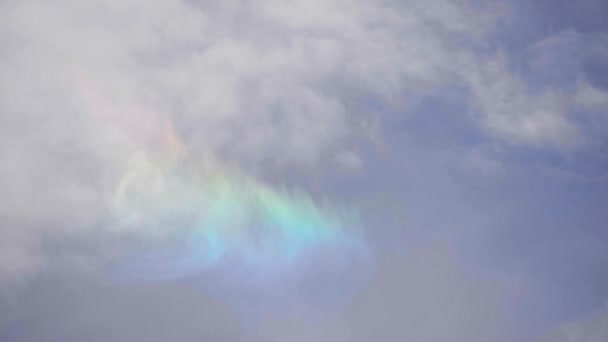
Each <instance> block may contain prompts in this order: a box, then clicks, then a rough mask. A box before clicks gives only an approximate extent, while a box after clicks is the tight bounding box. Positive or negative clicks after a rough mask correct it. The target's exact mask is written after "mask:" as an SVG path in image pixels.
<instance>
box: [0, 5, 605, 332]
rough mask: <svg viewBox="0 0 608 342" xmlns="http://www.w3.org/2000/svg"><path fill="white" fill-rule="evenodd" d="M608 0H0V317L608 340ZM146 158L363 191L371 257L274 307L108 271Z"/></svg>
mask: <svg viewBox="0 0 608 342" xmlns="http://www.w3.org/2000/svg"><path fill="white" fill-rule="evenodd" d="M607 10H608V9H607V8H606V6H605V5H603V4H602V2H601V1H593V0H588V1H582V2H580V3H578V2H577V3H576V4H571V3H566V2H565V1H557V2H550V1H539V2H535V3H534V4H531V3H528V2H526V1H515V2H512V3H509V4H503V3H499V2H496V1H485V0H483V1H475V0H453V1H451V0H431V1H410V0H404V1H392V0H378V1H363V0H335V1H333V0H332V1H320V0H314V1H311V0H309V1H304V0H293V1H274V0H264V1H262V0H259V1H258V0H251V1H240V0H228V1H215V0H211V1H198V0H171V1H143V0H126V1H124V0H121V1H119V0H110V1H88V2H82V1H75V0H74V1H72V0H58V1H53V2H48V1H42V0H20V1H16V0H9V1H4V2H2V3H0V60H1V61H2V63H1V64H0V289H2V291H0V296H1V297H0V298H1V299H2V301H0V304H1V305H0V339H3V338H4V337H5V336H7V340H9V341H29V340H32V341H34V340H39V339H41V338H42V339H44V338H47V339H50V340H57V341H59V340H61V341H66V340H68V341H70V340H79V341H80V340H100V341H107V340H133V339H145V340H155V339H156V340H167V339H177V340H200V339H201V338H202V339H211V340H220V341H221V340H230V341H233V340H253V341H257V340H259V341H292V340H293V341H298V340H319V341H323V340H328V341H329V340H332V341H368V340H372V339H378V338H380V339H385V340H415V341H421V340H425V341H445V340H456V341H514V340H522V339H523V340H526V339H532V338H536V337H540V336H547V334H549V335H548V336H549V338H550V341H580V340H585V339H586V340H589V341H593V342H595V341H600V340H602V341H603V339H605V334H606V331H605V329H602V327H603V326H604V325H605V324H604V323H605V321H606V319H605V316H606V315H605V313H604V311H605V310H604V309H603V306H602V304H601V303H602V302H603V301H605V299H606V298H608V274H606V271H604V270H603V269H602V267H603V266H602V265H605V262H606V261H608V255H607V253H606V252H603V251H604V250H605V249H604V247H605V246H606V243H607V241H608V239H607V236H608V235H607V234H606V227H607V225H606V222H608V221H607V220H608V217H607V216H606V214H605V209H604V207H605V205H606V203H608V202H606V201H607V200H608V189H607V188H606V180H608V173H607V171H606V170H607V167H608V159H607V158H606V153H605V151H606V148H607V142H608V141H607V139H606V137H607V136H608V116H607V114H608V113H607V112H608V64H607V63H606V60H608V27H606V25H605V24H604V23H605V20H604V19H603V18H604V14H605V13H606V11H607ZM142 156H144V157H143V158H144V159H145V160H152V161H154V162H156V164H161V165H160V166H158V167H157V169H153V170H152V171H150V172H148V173H145V175H144V176H146V177H148V176H149V177H148V179H147V180H146V179H144V180H142V183H138V184H140V185H141V186H142V187H143V188H144V190H146V191H148V190H149V189H148V187H149V186H150V185H154V184H156V183H155V182H156V181H157V179H156V178H155V177H156V173H155V172H157V171H158V170H159V169H162V168H163V167H164V168H165V169H163V170H162V171H163V173H162V174H163V176H164V178H167V179H171V177H173V176H174V173H173V171H174V169H173V168H170V167H166V166H165V165H164V163H166V164H168V165H173V166H175V165H178V166H177V167H175V168H176V169H178V170H183V169H180V167H182V166H183V164H187V162H190V161H191V160H195V161H197V162H200V161H201V160H203V161H208V160H214V161H217V163H218V164H220V165H222V166H223V167H225V168H226V169H228V168H230V169H231V170H236V171H235V172H234V174H239V175H245V176H246V177H250V178H248V179H251V180H252V182H253V183H255V182H258V181H259V182H260V184H263V186H260V188H261V189H269V190H268V191H269V192H272V191H273V190H276V189H274V188H273V187H276V186H277V185H282V184H289V185H294V188H296V189H300V190H301V191H303V192H310V194H308V193H307V194H306V196H302V197H303V198H307V199H308V198H310V200H311V201H312V202H311V203H313V204H312V206H313V207H314V206H315V205H316V204H315V203H316V202H315V201H317V200H319V201H322V200H324V198H325V197H329V198H331V201H335V202H339V203H338V204H340V205H341V204H344V206H345V207H348V206H349V205H350V204H353V206H355V207H360V208H361V211H362V216H363V217H362V221H363V226H364V227H363V229H364V230H365V236H366V239H367V240H366V242H367V243H369V245H370V250H371V254H373V255H374V257H375V258H376V262H375V263H374V264H373V266H372V267H370V269H367V268H365V267H361V269H360V270H358V271H359V272H360V273H361V274H365V275H361V274H358V273H357V272H353V273H357V274H354V275H352V278H351V277H346V276H344V277H343V278H342V277H341V276H336V275H335V274H333V277H334V278H332V272H330V271H329V270H328V269H321V268H322V267H319V269H315V270H314V271H315V272H316V273H315V272H312V273H311V274H307V275H306V276H304V277H303V279H300V280H299V281H301V282H296V283H295V284H293V283H290V285H289V286H285V287H286V288H285V289H283V290H284V292H282V296H284V297H281V300H285V303H284V304H283V305H276V303H272V304H269V303H267V302H272V301H273V300H276V301H278V300H277V298H274V299H273V300H270V299H268V297H271V298H272V296H268V295H267V292H268V291H269V290H268V289H265V291H266V292H265V293H264V294H260V293H254V294H252V293H247V294H243V293H241V292H239V291H243V288H242V287H243V286H241V288H240V290H238V291H237V290H235V291H234V292H230V291H228V292H230V293H226V292H222V291H220V292H219V293H217V291H216V290H217V289H209V288H208V287H209V286H211V285H209V283H213V279H208V278H205V279H204V281H202V282H203V283H205V286H202V287H203V288H202V289H201V288H200V286H199V285H200V284H193V283H196V282H197V281H200V279H198V280H193V281H192V283H190V282H189V281H188V280H184V281H183V283H169V284H155V285H150V284H139V285H138V284H124V283H119V284H116V283H114V282H113V281H112V280H110V279H109V278H105V277H104V274H105V273H104V272H101V270H106V269H107V268H108V267H109V266H108V265H113V263H114V262H116V261H117V260H119V259H120V257H121V256H122V255H124V253H125V251H129V250H130V249H131V248H132V247H133V246H134V245H136V244H137V239H138V238H140V237H141V235H145V234H143V233H140V231H138V230H137V229H124V228H125V227H124V226H123V225H122V224H123V222H122V221H121V219H123V218H124V217H122V216H121V215H117V213H116V210H115V209H116V208H115V206H113V205H114V200H115V199H116V193H117V189H118V188H119V187H120V184H121V181H122V180H124V179H125V176H126V175H127V173H128V172H129V165H132V163H133V160H137V158H140V157H142ZM189 158H190V159H189ZM201 163H202V164H205V163H204V162H201ZM205 165H206V164H205ZM188 170H190V169H188ZM200 171H201V170H200V169H196V168H194V171H193V173H194V174H197V172H198V176H200V174H201V173H202V172H200ZM165 176H166V177H165ZM189 177H190V178H186V179H195V178H196V177H194V176H191V175H190V176H189ZM144 178H145V177H144ZM167 182H169V181H167ZM142 184H143V185H142ZM256 184H257V183H256ZM182 185H183V184H182ZM185 185H186V186H187V187H188V186H190V188H191V186H192V183H188V182H185ZM150 188H153V187H150ZM277 189H278V188H277ZM150 191H151V192H154V189H151V190H150ZM281 191H282V190H277V193H282V192H281ZM144 193H146V192H145V191H144ZM177 193H178V194H179V193H180V192H179V191H178V192H177ZM155 194H156V195H157V198H161V197H158V193H155ZM176 197H179V196H176ZM210 198H213V196H211V197H210ZM341 202H344V203H341ZM159 203H160V204H159V205H160V206H161V207H162V206H163V205H165V204H166V202H165V201H162V200H160V201H159ZM175 203H185V202H184V201H181V200H177V201H175ZM188 203H190V202H188ZM136 205H138V204H137V203H136ZM195 209H196V210H191V212H192V211H194V212H198V211H199V208H195ZM277 212H279V213H280V212H281V211H280V210H277ZM117 216H118V217H117ZM126 216H128V215H126ZM152 216H153V215H152ZM229 216H230V215H227V216H226V217H229ZM253 216H255V215H252V217H253ZM279 216H280V215H277V217H279ZM148 218H149V217H148ZM142 221H143V222H145V221H146V218H144V219H143V220H142ZM137 227H138V226H136V228H137ZM131 228H133V227H131ZM165 233H166V232H165ZM159 236H165V237H167V236H171V234H170V233H169V234H166V235H163V234H159ZM169 240H170V239H169V238H167V241H169ZM134 241H135V242H134ZM429 241H431V242H429ZM438 246H439V247H438ZM367 272H369V274H368V273H367ZM328 273H329V274H328ZM357 277H361V279H359V278H357ZM211 278H212V276H211ZM335 278H339V279H338V280H336V279H335ZM353 278H357V279H353ZM72 280H73V283H72ZM334 283H335V284H334ZM328 284H330V285H328ZM331 284H334V285H331ZM275 285H276V284H275ZM140 286H141V288H140ZM291 286H293V288H292V287H291ZM211 287H213V286H211ZM237 287H238V286H237ZM269 288H272V286H269ZM142 289H143V290H142ZM233 290H234V289H233ZM258 290H259V289H258ZM80 291H81V292H80ZM140 291H143V292H140ZM245 292H247V291H245ZM253 292H256V291H253ZM262 292H264V291H262ZM235 293H237V295H235ZM74 294H76V295H74ZM233 296H236V298H237V299H234V298H232V297H233ZM241 296H243V297H247V298H242V297H241ZM258 296H259V297H258ZM251 297H255V299H253V300H252V299H251ZM229 298H231V299H229ZM252 301H253V302H255V303H256V305H259V307H260V309H259V310H258V311H255V312H253V313H252V312H247V311H246V310H243V309H242V308H243V307H246V306H247V305H246V304H248V303H251V302H252ZM532 306H534V307H532ZM57 307H65V308H67V313H66V314H65V315H63V316H60V317H59V316H58V315H57V314H56V308H57ZM3 308H8V309H3ZM256 308H257V306H256ZM602 310H604V311H602ZM142 312H143V313H145V314H144V315H141V313H142ZM590 312H594V313H592V314H591V313H590ZM116 313H120V314H116ZM252 317H254V318H252ZM578 317H587V318H582V319H581V318H578ZM125 322H127V323H125ZM252 322H253V323H252ZM146 329H149V331H147V332H146V331H144V330H146ZM551 331H554V334H553V335H551V333H550V332H551ZM551 338H552V339H551Z"/></svg>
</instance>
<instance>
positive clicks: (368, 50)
mask: <svg viewBox="0 0 608 342" xmlns="http://www.w3.org/2000/svg"><path fill="white" fill-rule="evenodd" d="M438 8H440V9H443V8H444V9H445V10H441V11H437V10H436V9H438ZM472 12H475V10H473V9H472V7H470V6H469V4H467V3H452V2H443V1H439V2H437V3H436V4H429V5H415V6H414V5H413V4H412V7H411V8H410V7H397V6H392V5H391V4H390V3H382V2H373V3H368V2H363V1H357V0H344V1H335V2H310V1H293V2H288V3H285V2H269V1H251V2H239V1H228V2H225V1H221V2H220V1H217V2H214V1H212V2H197V1H168V2H166V1H162V2H161V1H156V2H153V3H151V2H143V1H136V0H131V1H104V2H88V3H81V2H77V1H70V0H62V1H59V2H56V3H53V4H52V5H51V4H49V3H47V2H43V1H36V0H28V1H19V2H7V3H4V4H3V11H2V24H1V25H2V26H1V29H2V32H3V35H2V42H3V44H4V46H6V47H7V49H3V60H4V62H3V65H2V67H1V69H0V88H1V89H2V96H1V97H0V110H1V112H2V116H1V118H0V120H1V127H2V134H1V136H2V139H3V144H2V152H3V156H5V157H3V160H2V163H3V164H4V165H3V167H2V171H1V172H2V179H1V180H0V182H1V183H0V184H1V187H2V189H3V194H5V195H4V196H3V198H2V199H1V200H0V201H1V202H0V204H1V205H0V207H1V210H2V212H3V215H4V216H5V217H8V221H9V222H10V223H8V224H6V225H4V226H3V227H4V228H3V229H2V230H1V232H0V235H1V236H2V237H3V239H2V241H5V243H6V245H7V246H11V250H13V251H12V252H10V255H12V257H11V258H10V260H15V259H16V258H17V259H20V260H21V261H18V262H17V261H11V262H10V263H11V264H15V265H16V264H18V263H20V264H22V265H24V266H20V267H16V266H11V265H3V269H6V270H8V269H11V270H13V271H11V273H14V271H15V270H17V269H24V270H25V269H31V268H34V266H33V265H36V264H39V263H42V262H43V261H42V259H44V258H43V257H42V256H40V255H39V254H40V247H39V246H40V244H41V243H43V242H41V241H43V240H44V238H45V237H46V236H47V235H49V234H58V233H59V234H67V235H86V234H89V233H88V232H90V231H91V230H99V229H100V228H103V226H104V225H103V224H100V222H101V221H104V220H105V219H106V218H107V215H108V211H109V208H108V205H109V202H111V198H112V194H113V192H114V189H115V188H116V186H117V183H118V182H119V180H120V179H121V178H122V173H124V172H125V171H124V170H125V168H126V167H127V163H128V161H129V160H130V159H131V158H132V156H133V154H134V153H137V151H141V150H143V151H145V152H146V153H152V154H154V153H158V150H159V149H162V148H163V147H162V146H163V141H166V130H165V127H167V126H171V127H174V128H175V132H174V133H175V134H176V135H178V136H179V137H180V140H182V141H183V143H184V144H185V145H186V147H187V148H188V149H189V150H194V151H202V152H201V153H203V154H205V153H209V154H212V155H214V156H216V157H218V158H220V159H223V160H230V161H233V162H235V163H237V164H239V165H241V166H243V167H244V168H245V169H246V170H257V171H256V172H257V173H262V174H263V173H264V172H266V171H268V170H270V169H276V168H278V169H282V168H284V167H303V168H315V167H317V166H318V165H319V164H320V163H322V162H323V161H324V160H335V159H336V158H337V160H340V161H341V164H343V165H350V167H356V166H357V165H359V164H362V163H364V161H363V160H360V159H358V158H359V157H358V156H357V157H355V154H343V152H339V151H345V150H349V149H351V147H350V146H347V145H350V144H352V142H353V141H355V140H366V139H368V129H367V128H366V127H367V126H366V124H365V122H369V120H368V119H366V118H365V117H366V115H368V114H371V110H370V109H369V108H367V107H366V104H365V103H364V101H362V100H360V99H359V98H360V95H361V94H369V95H370V96H372V97H378V98H380V99H383V100H382V101H389V102H391V101H394V100H395V99H397V98H398V97H401V96H402V95H403V94H404V93H408V94H411V95H414V94H424V93H426V92H429V91H432V89H433V88H435V87H438V86H440V85H442V84H443V83H444V82H446V81H447V80H449V79H451V78H453V77H452V76H450V75H451V73H452V72H451V68H452V67H453V65H452V63H451V62H450V61H451V59H452V50H453V49H454V48H457V51H461V53H462V54H466V51H464V52H462V49H460V48H458V47H457V46H455V45H454V44H452V43H449V41H450V39H449V38H450V37H452V36H454V35H456V36H459V37H462V39H465V40H467V39H479V37H481V36H483V32H484V30H487V29H488V27H489V26H490V25H489V23H490V21H489V20H490V19H491V16H488V15H479V16H474V18H475V20H466V21H464V20H459V18H460V19H462V18H463V17H465V16H467V15H469V14H470V13H472ZM469 37H470V38H469ZM408 96H409V95H408ZM374 139H377V138H374ZM374 143H375V141H374ZM336 153H337V154H336ZM340 153H342V154H340ZM353 153H354V152H353ZM260 170H261V171H260ZM17 230H18V231H21V232H22V233H19V234H18V235H20V237H19V238H14V236H16V234H15V233H14V231H17ZM4 260H8V259H4ZM36 260H39V261H36ZM25 265H30V266H25ZM7 272H8V271H7ZM17 273H18V272H17Z"/></svg>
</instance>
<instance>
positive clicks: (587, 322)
mask: <svg viewBox="0 0 608 342" xmlns="http://www.w3.org/2000/svg"><path fill="white" fill-rule="evenodd" d="M606 339H608V311H607V310H606V309H603V310H600V312H597V313H596V314H594V315H592V316H591V317H586V318H583V319H577V320H573V321H571V322H566V323H564V324H562V325H561V326H559V327H558V328H556V329H554V331H553V332H552V333H551V334H549V335H547V336H545V337H543V338H541V339H540V340H539V341H540V342H578V341H586V342H602V341H606Z"/></svg>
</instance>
